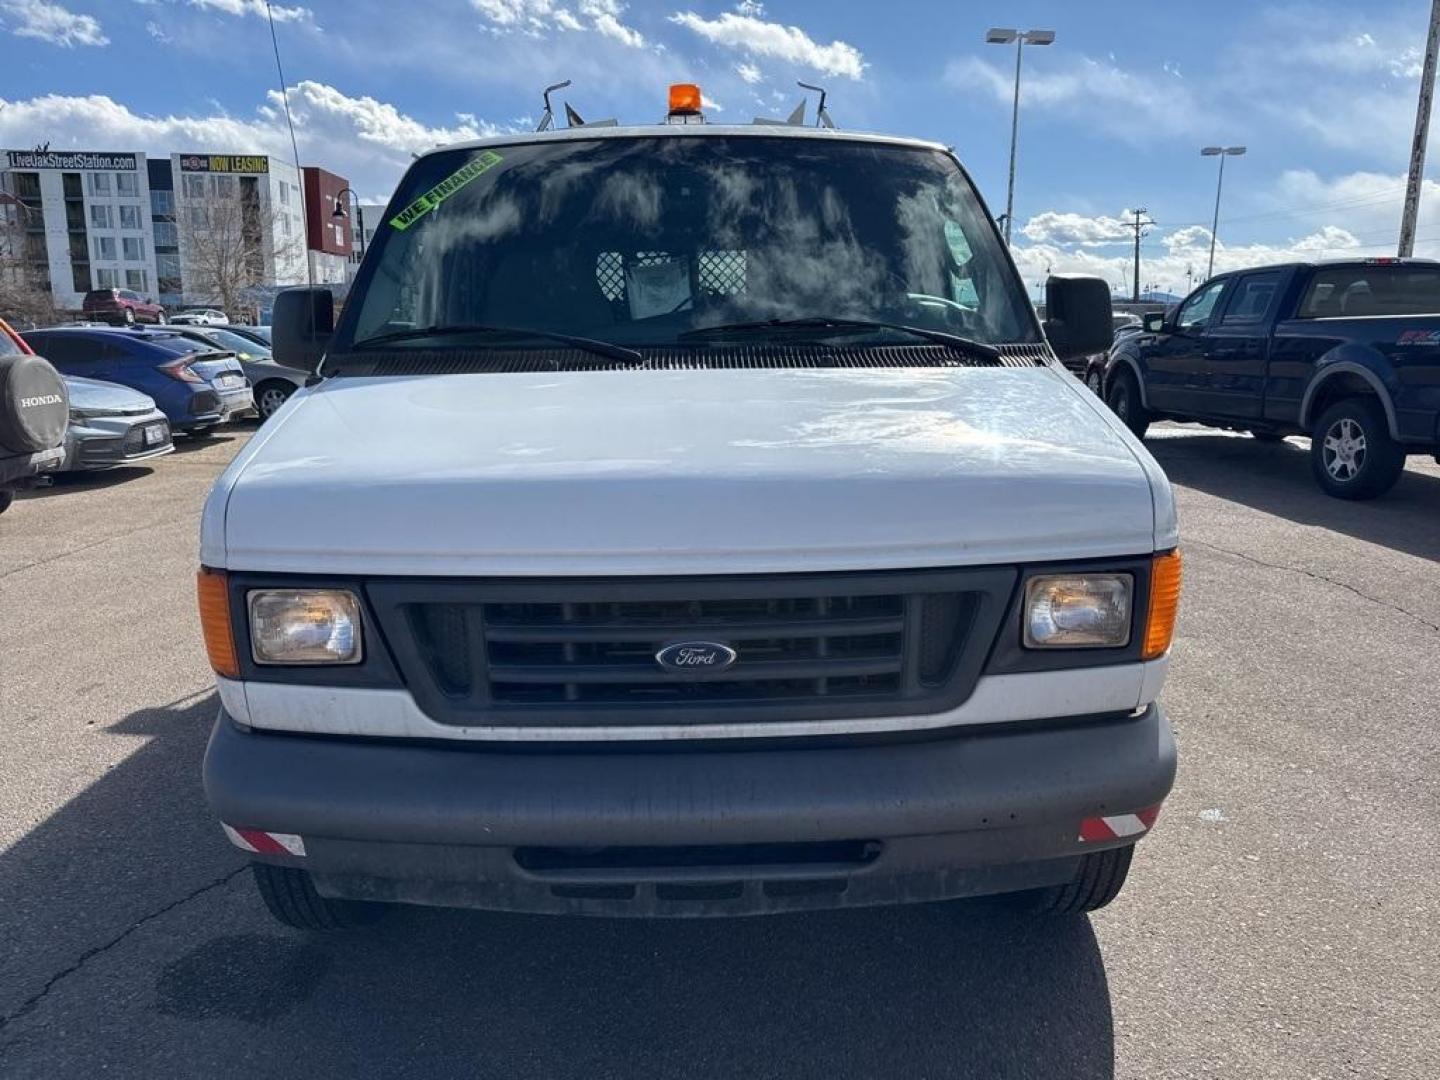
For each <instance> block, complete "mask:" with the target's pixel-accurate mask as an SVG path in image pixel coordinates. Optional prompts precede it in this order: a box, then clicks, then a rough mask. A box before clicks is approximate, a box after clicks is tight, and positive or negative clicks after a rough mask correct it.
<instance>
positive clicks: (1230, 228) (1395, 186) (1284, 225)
mask: <svg viewBox="0 0 1440 1080" xmlns="http://www.w3.org/2000/svg"><path fill="white" fill-rule="evenodd" d="M1404 191H1405V178H1404V176H1403V175H1398V174H1397V175H1388V174H1384V173H1375V172H1358V173H1351V174H1348V175H1344V176H1339V177H1335V178H1331V179H1326V178H1323V177H1321V176H1319V175H1317V174H1316V173H1314V172H1311V171H1309V170H1291V171H1289V172H1286V173H1284V174H1282V175H1281V177H1280V178H1279V179H1278V180H1277V181H1276V182H1275V183H1274V184H1273V185H1272V186H1271V187H1270V188H1269V190H1268V191H1266V192H1264V193H1263V194H1261V195H1259V196H1257V197H1256V198H1255V199H1254V200H1253V205H1254V209H1249V208H1247V209H1246V210H1244V211H1241V212H1238V213H1231V214H1229V215H1227V214H1224V213H1222V215H1221V218H1220V233H1219V238H1218V240H1217V242H1216V245H1215V269H1216V271H1217V272H1220V271H1224V270H1242V269H1245V268H1247V267H1254V266H1265V265H1267V264H1273V263H1280V262H1291V261H1297V260H1312V259H1335V258H1346V257H1357V256H1367V255H1386V254H1393V253H1394V251H1395V242H1396V239H1397V233H1398V231H1399V222H1400V204H1401V201H1402V199H1403V198H1404ZM1257 234H1260V235H1269V236H1271V237H1272V238H1271V239H1268V240H1251V241H1248V242H1239V241H1241V240H1243V239H1244V238H1245V237H1253V236H1255V235H1257ZM1417 234H1418V235H1417V240H1416V245H1415V251H1416V254H1417V255H1421V256H1426V257H1432V258H1433V257H1435V256H1437V255H1440V182H1436V181H1430V180H1427V181H1426V182H1425V185H1424V188H1423V190H1422V193H1421V202H1420V222H1419V227H1418V229H1417ZM1020 235H1021V236H1022V237H1023V238H1024V240H1025V242H1024V243H1019V244H1017V245H1016V247H1015V248H1014V255H1015V261H1016V263H1017V264H1018V265H1019V266H1020V269H1021V273H1022V274H1023V276H1024V279H1025V281H1026V282H1027V284H1033V283H1035V282H1036V281H1040V280H1042V279H1043V277H1044V275H1045V269H1046V267H1047V266H1048V267H1049V268H1050V270H1051V271H1053V272H1055V273H1060V272H1068V273H1087V274H1097V275H1099V276H1100V277H1103V278H1105V279H1106V280H1107V281H1109V282H1111V283H1112V284H1113V285H1117V286H1119V287H1121V288H1122V289H1123V291H1124V293H1125V294H1126V295H1129V292H1130V288H1131V282H1132V277H1131V275H1132V274H1133V263H1132V259H1133V250H1132V248H1131V246H1130V245H1131V243H1132V242H1133V235H1134V234H1133V232H1132V231H1131V230H1130V229H1129V228H1128V227H1126V225H1125V215H1124V214H1123V213H1122V214H1120V215H1118V216H1115V217H1110V216H1106V215H1100V216H1097V217H1086V216H1084V215H1081V214H1075V213H1070V212H1064V211H1046V212H1044V213H1041V214H1037V215H1035V216H1034V217H1032V218H1031V219H1030V220H1029V221H1028V222H1026V223H1025V225H1024V227H1023V228H1021V229H1020ZM1227 238H1229V239H1228V240H1227ZM1141 244H1142V246H1141V265H1140V284H1141V288H1142V289H1143V288H1144V287H1145V286H1147V285H1151V284H1154V285H1156V286H1158V287H1159V288H1160V289H1161V290H1162V291H1167V292H1176V293H1184V292H1185V291H1186V287H1187V285H1188V284H1189V283H1190V282H1191V281H1192V280H1193V281H1194V282H1195V283H1196V284H1198V283H1199V281H1200V279H1201V278H1203V277H1204V275H1205V269H1206V266H1207V263H1208V259H1209V254H1210V221H1209V220H1208V218H1207V220H1206V221H1205V222H1203V223H1200V222H1191V223H1183V224H1176V225H1174V226H1173V227H1161V228H1158V229H1155V230H1152V235H1151V236H1149V237H1147V238H1145V239H1144V240H1142V241H1141Z"/></svg>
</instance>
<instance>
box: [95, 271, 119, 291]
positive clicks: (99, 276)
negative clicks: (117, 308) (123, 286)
mask: <svg viewBox="0 0 1440 1080" xmlns="http://www.w3.org/2000/svg"><path fill="white" fill-rule="evenodd" d="M95 287H96V288H97V289H118V288H119V287H120V272H119V271H118V270H96V271H95Z"/></svg>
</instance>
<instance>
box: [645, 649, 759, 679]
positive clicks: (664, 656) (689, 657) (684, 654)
mask: <svg viewBox="0 0 1440 1080" xmlns="http://www.w3.org/2000/svg"><path fill="white" fill-rule="evenodd" d="M739 658H740V657H739V654H738V653H736V652H735V650H734V649H732V648H731V647H730V646H729V645H725V644H723V643H721V642H719V641H677V642H675V644H673V645H666V646H665V647H664V648H663V649H661V650H660V651H659V652H657V653H656V654H655V662H656V663H657V664H659V665H660V666H661V667H662V668H664V669H665V670H666V671H669V672H672V673H673V674H676V675H709V674H713V673H714V672H717V671H724V670H725V669H726V668H728V667H731V666H733V665H734V663H735V661H736V660H738V659H739Z"/></svg>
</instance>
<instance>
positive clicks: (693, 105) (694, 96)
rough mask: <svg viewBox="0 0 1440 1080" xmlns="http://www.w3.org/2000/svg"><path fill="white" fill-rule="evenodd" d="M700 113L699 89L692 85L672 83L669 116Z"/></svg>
mask: <svg viewBox="0 0 1440 1080" xmlns="http://www.w3.org/2000/svg"><path fill="white" fill-rule="evenodd" d="M699 111H700V87H698V86H696V85H695V84H694V83H674V84H672V85H671V87H670V115H672V116H674V115H677V114H679V115H681V116H684V115H687V114H691V113H698V112H699Z"/></svg>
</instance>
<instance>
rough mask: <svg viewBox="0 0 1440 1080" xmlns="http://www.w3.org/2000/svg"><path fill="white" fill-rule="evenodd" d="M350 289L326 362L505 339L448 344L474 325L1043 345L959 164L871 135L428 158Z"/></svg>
mask: <svg viewBox="0 0 1440 1080" xmlns="http://www.w3.org/2000/svg"><path fill="white" fill-rule="evenodd" d="M353 295H354V296H355V297H356V299H357V300H358V302H352V303H351V304H349V305H347V309H346V311H345V314H344V317H343V318H342V320H341V324H340V326H339V327H338V328H337V334H336V337H335V342H334V345H333V346H332V350H331V351H332V352H335V351H342V352H343V351H348V350H359V351H362V352H363V351H364V350H366V349H367V348H371V347H374V348H385V349H392V348H403V349H408V348H423V349H442V348H468V347H472V346H473V345H474V344H475V343H476V341H477V340H493V338H491V339H479V338H467V336H466V335H465V333H464V332H459V333H456V332H454V331H455V328H457V327H465V326H472V327H486V326H489V327H495V326H500V327H509V328H517V329H522V330H533V331H538V332H545V333H549V334H567V335H573V336H577V337H584V338H588V339H591V340H598V341H603V342H607V343H616V344H619V345H624V346H629V347H632V348H645V347H659V346H670V345H676V344H683V345H686V346H688V347H695V348H705V347H708V346H710V345H712V344H714V343H716V342H717V341H721V340H723V335H722V336H720V337H714V336H712V335H708V334H700V335H696V334H695V333H694V332H695V331H696V330H703V329H704V328H707V327H718V326H728V325H730V324H733V323H743V322H754V321H764V320H771V319H779V320H795V319H857V320H868V321H876V322H889V323H894V324H901V325H904V326H915V327H921V328H925V329H928V330H934V331H942V332H945V333H949V334H953V335H958V336H963V337H965V338H969V339H971V340H974V341H979V342H985V343H991V344H998V343H1005V342H1017V343H1034V342H1037V341H1038V340H1039V335H1038V330H1037V328H1036V325H1035V320H1034V315H1033V312H1032V310H1031V308H1030V306H1029V303H1028V301H1027V299H1026V297H1025V295H1024V292H1023V291H1022V288H1021V285H1020V282H1019V280H1018V278H1017V277H1016V275H1015V272H1014V270H1013V269H1012V268H1011V265H1010V263H1009V260H1008V259H1007V258H1006V257H1005V256H1004V254H1003V252H1002V251H1001V249H1000V244H999V240H998V238H997V236H996V234H995V230H994V229H993V228H992V226H991V225H990V223H989V221H988V220H987V219H986V217H985V215H984V213H983V211H982V210H981V208H980V203H979V200H978V198H977V197H976V195H975V192H974V190H973V189H972V187H971V185H970V183H969V182H968V181H967V180H966V178H965V176H964V175H963V173H961V171H960V170H959V169H958V168H957V167H956V165H955V163H954V162H953V160H951V159H950V158H949V157H948V156H946V155H945V154H942V153H938V152H936V151H933V150H928V149H923V148H908V147H899V146H893V145H885V144H880V143H866V142H860V141H853V142H850V141H843V140H822V139H810V138H795V137H789V138H786V137H773V136H771V137H765V136H715V135H707V136H702V137H686V136H636V137H633V138H631V137H622V138H602V139H587V140H569V141H555V142H548V143H546V142H540V143H532V144H528V145H517V146H495V147H490V148H486V149H469V150H454V151H448V152H444V153H439V154H434V155H431V156H428V157H426V158H424V159H423V160H422V161H420V162H418V163H417V164H416V165H415V166H414V168H413V169H412V170H411V171H410V173H409V174H408V175H407V176H406V178H405V181H404V183H403V184H402V186H401V188H400V190H399V191H398V192H397V194H396V196H395V198H394V200H393V201H392V202H391V204H390V207H389V209H388V211H387V213H386V217H385V220H384V223H383V226H382V228H381V229H380V230H379V231H378V233H377V236H376V240H375V250H374V251H373V252H371V253H370V254H369V255H368V256H367V259H366V261H365V265H364V267H363V268H362V270H361V278H360V280H359V281H358V282H357V283H356V292H355V293H354V294H353ZM446 327H448V328H450V329H451V331H452V332H451V333H444V332H441V330H442V328H446ZM752 329H753V328H752ZM426 330H434V331H437V332H435V333H411V331H426ZM845 333H846V335H847V337H850V338H853V337H854V336H855V335H856V334H857V331H856V330H855V329H854V328H850V329H847V330H845ZM858 333H859V334H861V336H862V337H863V338H866V339H869V340H874V341H877V342H878V341H882V340H883V341H889V340H892V339H893V340H895V341H911V340H913V339H911V338H907V337H906V335H905V333H904V332H903V331H898V330H895V329H885V328H873V329H871V330H868V331H864V330H862V331H858ZM761 336H762V337H763V336H764V333H763V328H762V334H761ZM377 339H383V344H382V343H381V342H380V341H379V340H377ZM516 340H519V339H516ZM367 342H371V343H373V344H367ZM520 343H521V344H522V346H529V345H531V344H533V345H534V346H535V347H537V348H543V347H546V343H545V342H544V341H541V340H539V339H535V340H534V341H533V342H531V341H528V340H526V341H521V342H520Z"/></svg>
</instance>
